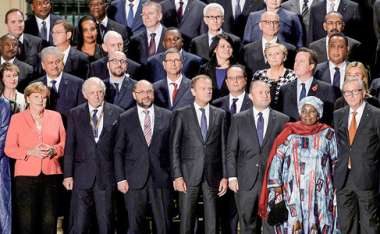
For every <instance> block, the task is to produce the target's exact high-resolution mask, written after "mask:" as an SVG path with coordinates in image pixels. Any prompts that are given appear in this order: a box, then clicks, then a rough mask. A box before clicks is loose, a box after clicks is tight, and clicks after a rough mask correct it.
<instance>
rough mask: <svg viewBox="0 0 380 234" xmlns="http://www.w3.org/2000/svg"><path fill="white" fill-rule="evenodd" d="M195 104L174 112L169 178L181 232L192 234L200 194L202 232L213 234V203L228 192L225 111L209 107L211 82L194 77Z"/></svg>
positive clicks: (214, 225)
mask: <svg viewBox="0 0 380 234" xmlns="http://www.w3.org/2000/svg"><path fill="white" fill-rule="evenodd" d="M191 87H192V88H191V92H192V94H193V95H194V97H195V101H194V104H192V105H189V106H187V107H184V108H181V109H178V110H176V112H175V114H174V118H173V121H172V127H173V128H172V131H171V136H170V157H171V172H172V173H171V176H172V178H173V180H174V181H173V184H174V190H176V191H179V192H180V193H179V208H180V213H181V223H180V233H181V234H185V233H192V229H193V227H194V221H195V220H194V217H195V210H196V205H197V200H198V197H199V195H200V193H202V194H203V204H204V217H205V233H206V234H216V233H217V225H216V216H217V215H216V201H217V197H218V196H219V197H220V196H223V195H224V194H225V193H226V191H227V178H226V176H227V175H226V170H225V143H226V142H225V141H226V125H225V112H224V111H223V110H221V109H219V108H216V107H213V106H211V105H210V104H209V102H210V101H211V98H212V81H211V79H210V78H209V77H208V76H205V75H198V76H196V77H194V78H193V80H192V85H191Z"/></svg>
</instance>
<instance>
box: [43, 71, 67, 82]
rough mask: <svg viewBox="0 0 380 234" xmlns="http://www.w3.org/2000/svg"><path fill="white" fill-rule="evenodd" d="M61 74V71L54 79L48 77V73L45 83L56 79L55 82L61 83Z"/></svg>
mask: <svg viewBox="0 0 380 234" xmlns="http://www.w3.org/2000/svg"><path fill="white" fill-rule="evenodd" d="M62 74H63V72H61V74H59V75H58V76H57V78H55V79H52V78H50V77H49V76H48V75H46V83H47V84H48V85H49V84H50V81H52V80H55V81H57V84H59V83H61V80H62Z"/></svg>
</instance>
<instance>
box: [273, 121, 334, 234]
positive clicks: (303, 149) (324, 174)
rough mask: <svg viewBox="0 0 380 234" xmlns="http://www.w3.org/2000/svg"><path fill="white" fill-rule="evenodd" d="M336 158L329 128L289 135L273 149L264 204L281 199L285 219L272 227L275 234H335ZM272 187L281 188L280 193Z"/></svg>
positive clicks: (332, 137) (332, 135) (332, 134)
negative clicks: (266, 198)
mask: <svg viewBox="0 0 380 234" xmlns="http://www.w3.org/2000/svg"><path fill="white" fill-rule="evenodd" d="M336 159H337V146H336V140H335V135H334V130H333V129H331V128H327V129H324V130H322V131H320V132H319V133H317V134H314V135H307V136H301V135H295V134H292V135H289V136H288V137H287V139H286V141H285V143H284V144H282V145H280V146H279V147H278V148H277V151H276V154H275V156H274V158H273V161H272V164H271V166H270V170H269V177H268V189H269V199H268V204H269V207H270V205H271V204H273V203H274V202H275V203H278V202H279V201H281V200H282V199H284V200H285V203H286V207H287V209H288V220H287V222H285V223H283V224H281V225H278V226H276V227H275V230H276V233H278V234H280V233H281V234H283V233H284V234H286V233H289V234H291V233H305V234H310V233H316V234H317V233H322V234H325V233H326V234H327V233H338V230H337V229H336V215H335V211H336V209H335V208H336V207H335V202H334V188H333V184H332V168H333V165H334V163H335V161H336ZM276 187H277V188H278V187H282V193H281V192H280V193H278V190H277V192H276V191H275V189H274V188H276ZM296 226H298V229H296V230H294V229H295V227H296Z"/></svg>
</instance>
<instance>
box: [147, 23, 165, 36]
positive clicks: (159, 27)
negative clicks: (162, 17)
mask: <svg viewBox="0 0 380 234" xmlns="http://www.w3.org/2000/svg"><path fill="white" fill-rule="evenodd" d="M146 31H147V34H148V38H149V37H150V36H149V35H150V34H151V33H155V34H156V36H157V35H159V34H160V33H161V32H162V24H158V26H157V27H156V29H155V30H154V31H149V30H148V29H147V30H146Z"/></svg>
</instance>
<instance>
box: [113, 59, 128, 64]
mask: <svg viewBox="0 0 380 234" xmlns="http://www.w3.org/2000/svg"><path fill="white" fill-rule="evenodd" d="M109 61H110V63H112V64H113V65H118V64H119V63H120V64H122V65H124V64H127V60H126V59H111V60H109Z"/></svg>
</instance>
